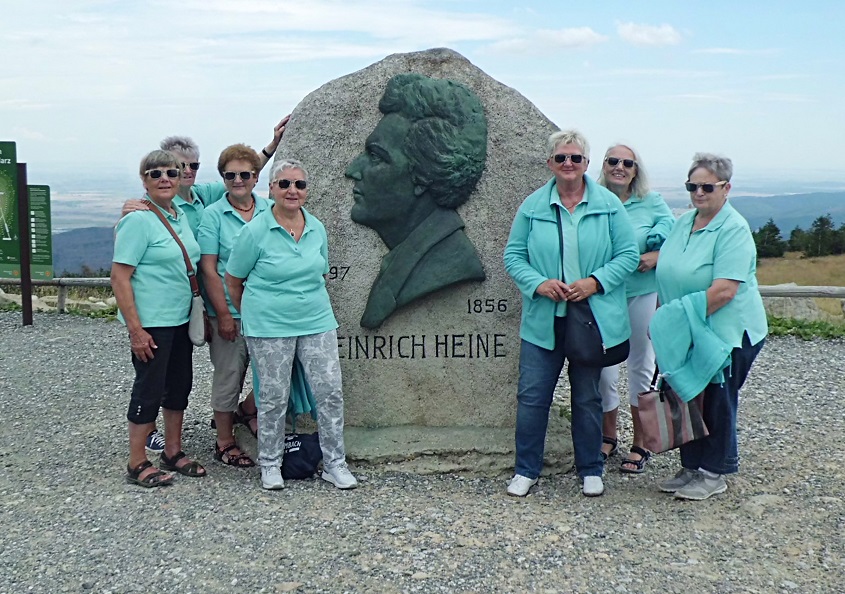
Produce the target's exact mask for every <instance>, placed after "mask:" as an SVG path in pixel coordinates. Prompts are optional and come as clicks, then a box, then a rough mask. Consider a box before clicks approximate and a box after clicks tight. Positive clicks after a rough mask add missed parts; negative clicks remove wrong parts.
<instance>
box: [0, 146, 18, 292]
mask: <svg viewBox="0 0 845 594" xmlns="http://www.w3.org/2000/svg"><path fill="white" fill-rule="evenodd" d="M17 164H18V160H17V154H16V151H15V143H14V142H0V277H2V278H13V277H14V278H20V276H21V253H20V245H19V243H18V194H17V193H18V171H17Z"/></svg>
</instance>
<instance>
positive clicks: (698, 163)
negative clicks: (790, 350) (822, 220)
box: [651, 153, 768, 500]
mask: <svg viewBox="0 0 845 594" xmlns="http://www.w3.org/2000/svg"><path fill="white" fill-rule="evenodd" d="M732 175H733V163H732V162H731V160H730V159H727V158H725V157H720V156H716V155H712V154H709V153H698V154H696V155H695V157H693V163H692V166H691V167H690V169H689V172H688V174H687V182H686V189H687V191H688V192H689V193H690V201H691V202H692V206H693V209H692V210H690V211H689V212H687V213H684V215H682V216H681V217H680V218H679V219H678V221H677V222H676V223H675V227H674V228H673V229H672V232H671V233H670V234H669V237H668V238H667V239H666V242H665V243H664V244H663V247H662V248H661V250H660V260H659V264H658V266H657V292H658V296H659V298H660V303H661V304H665V305H668V304H670V303H671V302H672V301H673V300H675V299H681V298H682V297H684V296H686V295H694V294H700V293H703V294H704V296H705V297H706V306H707V310H706V318H705V321H706V323H707V325H708V326H709V327H710V329H712V330H713V332H714V333H715V334H716V335H717V336H718V338H720V339H721V340H722V341H723V342H724V343H725V344H726V345H727V347H728V348H731V349H732V351H731V357H730V368H729V369H726V370H725V372H724V374H720V376H719V380H720V381H719V380H716V381H717V383H709V384H707V387H706V389H705V390H704V421H705V423H706V424H707V428H708V429H709V431H710V435H709V436H708V437H705V438H703V439H698V440H696V441H692V442H690V443H687V444H685V445H683V446H681V466H682V468H681V470H679V471H678V473H677V474H676V475H675V476H674V477H673V478H671V479H669V480H667V481H664V482H663V483H661V485H660V490H661V491H664V492H666V493H674V494H675V497H677V498H679V499H694V500H701V499H707V498H708V497H710V496H711V495H716V494H718V493H723V492H724V491H725V490H727V488H728V486H727V482H726V481H725V475H726V474H732V473H735V472H737V471H738V469H739V450H738V447H737V436H736V419H737V409H738V406H739V390H740V388H742V385H743V383H745V378H746V377H747V376H748V372H749V371H750V369H751V365H752V364H753V363H754V359H755V358H756V357H757V354H758V353H759V352H760V349H761V348H762V347H763V343H764V342H765V338H766V334H767V332H768V326H767V324H766V312H765V310H764V309H763V300H762V298H761V297H760V291H759V290H758V288H757V250H756V248H755V245H754V239H753V238H752V236H751V230H750V229H749V227H748V223H747V222H746V221H745V219H744V218H743V217H742V215H740V214H739V213H738V212H737V211H736V210H734V208H733V207H732V206H731V204H730V202H728V192H730V189H731V183H730V182H731V176H732ZM702 315H704V312H702ZM655 319H656V318H655ZM671 339H672V337H670V336H665V335H663V334H661V333H659V332H656V331H652V333H651V340H652V342H653V343H654V345H655V350H656V351H658V352H659V349H658V347H659V346H660V344H661V341H663V340H671ZM659 364H660V360H659V358H658V365H659ZM722 376H723V377H722ZM714 379H715V378H714ZM667 381H669V383H670V384H671V383H672V379H671V377H667ZM704 381H705V382H706V381H707V379H706V378H705V380H704ZM711 381H713V380H711ZM676 389H679V388H676Z"/></svg>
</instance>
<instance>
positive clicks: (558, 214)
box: [555, 204, 566, 282]
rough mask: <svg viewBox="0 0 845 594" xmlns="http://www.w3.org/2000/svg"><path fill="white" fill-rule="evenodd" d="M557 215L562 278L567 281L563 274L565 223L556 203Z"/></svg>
mask: <svg viewBox="0 0 845 594" xmlns="http://www.w3.org/2000/svg"><path fill="white" fill-rule="evenodd" d="M555 216H556V217H557V238H558V240H559V241H560V280H562V281H563V282H566V279H565V277H564V275H563V224H562V223H561V222H560V207H559V206H558V205H557V204H555Z"/></svg>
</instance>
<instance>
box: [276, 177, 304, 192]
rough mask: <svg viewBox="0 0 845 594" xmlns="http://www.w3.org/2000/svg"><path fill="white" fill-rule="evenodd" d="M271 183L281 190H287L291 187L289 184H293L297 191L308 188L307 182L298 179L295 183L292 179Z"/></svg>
mask: <svg viewBox="0 0 845 594" xmlns="http://www.w3.org/2000/svg"><path fill="white" fill-rule="evenodd" d="M273 183H274V184H279V187H280V188H281V189H283V190H287V189H288V188H289V187H290V186H291V184H293V187H295V188H296V189H297V190H304V189H305V188H307V187H308V182H307V181H305V180H304V179H298V180H296V181H294V180H292V179H277V180H275V181H274V182H273Z"/></svg>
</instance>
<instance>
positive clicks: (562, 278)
mask: <svg viewBox="0 0 845 594" xmlns="http://www.w3.org/2000/svg"><path fill="white" fill-rule="evenodd" d="M548 149H549V158H548V160H547V164H548V166H549V169H551V171H552V173H553V174H554V178H553V179H551V180H549V182H548V183H546V184H545V185H544V186H543V187H541V188H540V189H538V190H537V191H536V192H534V193H533V194H531V195H530V196H528V198H526V199H525V201H524V202H523V203H522V205H521V206H520V207H519V211H518V212H517V214H516V217H515V218H514V221H513V225H512V227H511V233H510V237H509V239H508V244H507V246H506V247H505V254H504V261H505V269H506V270H507V271H508V274H510V275H511V277H512V278H513V280H514V282H515V283H516V285H517V287H518V288H519V290H520V292H521V293H522V321H521V325H520V338H521V339H522V342H521V345H520V355H519V386H518V392H517V415H516V466H515V474H514V477H513V478H512V479H511V481H510V482H509V483H508V494H509V495H514V496H517V497H522V496H524V495H526V494H527V493H528V490H529V489H530V488H531V487H532V486H533V485H534V484H535V483H536V482H537V477H538V476H539V474H540V470H541V469H542V466H543V449H544V444H545V440H546V429H547V427H548V420H549V408H550V406H551V403H552V396H553V393H554V389H555V386H556V385H557V380H558V378H559V377H560V372H561V370H562V369H563V363H564V355H563V345H564V342H565V340H566V335H565V328H564V319H565V316H566V303H567V302H568V301H583V300H584V299H589V303H590V307H591V308H592V310H593V314H594V315H595V318H596V322H597V324H598V326H599V330H600V332H601V336H602V341H603V343H604V345H605V346H606V347H608V348H610V347H613V346H616V345H618V344H620V343H622V342H624V341H625V340H627V339H628V338H629V336H630V334H631V327H630V324H629V322H628V310H627V303H626V299H625V281H626V279H627V278H628V276H629V275H630V274H631V272H633V271H634V270H635V269H636V267H637V264H638V262H639V251H638V250H637V244H636V241H635V240H634V230H633V228H632V227H631V224H630V222H629V221H628V215H627V214H626V213H625V208H624V207H623V206H622V203H621V202H620V201H619V199H618V198H617V197H616V196H614V195H613V194H612V193H611V192H610V191H608V190H607V189H605V188H603V187H601V186H599V185H598V184H596V183H595V182H593V181H592V180H591V179H590V178H588V177H587V176H586V175H585V174H586V171H587V167H588V165H589V162H590V161H589V144H588V143H587V140H586V139H585V138H584V137H583V136H582V135H581V134H580V133H578V132H576V131H574V130H569V131H563V132H555V133H554V134H552V135H551V136H550V137H549V142H548ZM558 225H560V229H559V227H558ZM561 233H562V234H563V244H564V254H563V257H561V253H560V235H561ZM600 375H601V368H600V367H584V366H579V365H573V364H572V363H570V364H569V382H570V385H571V403H572V442H573V446H574V449H575V468H576V470H577V471H578V475H579V476H580V477H581V478H582V479H583V493H584V495H588V496H596V495H601V494H602V493H603V492H604V485H603V484H602V480H601V475H602V470H603V467H604V462H603V460H602V456H601V443H602V431H601V424H602V408H601V396H600V395H599V388H598V386H599V377H600Z"/></svg>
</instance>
